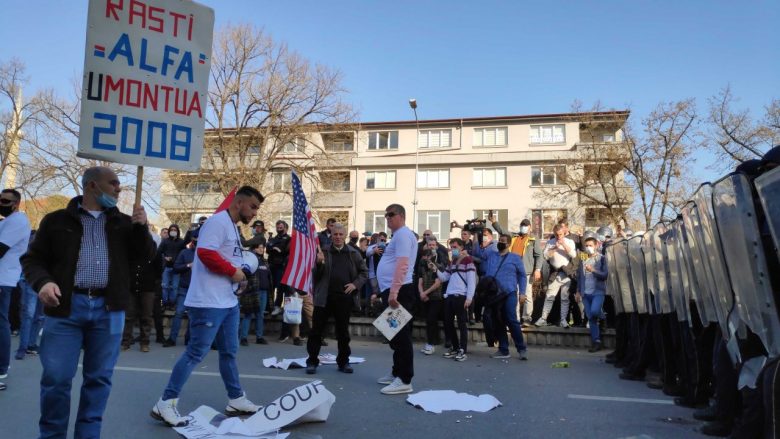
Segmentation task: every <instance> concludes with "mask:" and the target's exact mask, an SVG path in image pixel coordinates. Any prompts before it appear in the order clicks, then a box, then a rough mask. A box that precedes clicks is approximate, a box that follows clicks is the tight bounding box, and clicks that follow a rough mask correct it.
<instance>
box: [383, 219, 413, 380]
mask: <svg viewBox="0 0 780 439" xmlns="http://www.w3.org/2000/svg"><path fill="white" fill-rule="evenodd" d="M385 218H386V219H387V227H388V228H389V229H390V230H391V231H392V232H393V239H392V240H390V244H388V245H387V248H385V251H384V254H382V260H380V261H379V266H378V267H377V269H376V277H377V281H378V282H379V290H380V291H381V292H382V296H383V298H384V297H387V302H388V304H389V305H390V307H391V308H398V306H399V305H403V307H404V308H406V309H407V311H409V312H412V310H413V309H414V305H415V303H416V302H417V295H416V291H415V288H414V285H413V283H412V272H413V271H414V264H415V261H416V259H417V238H415V236H414V233H413V232H412V231H411V230H409V228H408V227H406V210H405V209H404V207H403V206H401V205H400V204H391V205H389V206H387V208H386V209H385ZM390 347H391V348H392V349H393V370H392V374H391V375H388V376H385V377H382V378H380V379H379V380H378V381H377V382H378V383H379V384H386V386H385V387H383V388H382V390H381V392H382V393H383V394H385V395H396V394H400V393H411V392H412V377H413V376H414V351H413V348H412V322H411V321H409V322H407V324H406V325H405V326H404V327H403V328H402V329H401V331H400V332H399V333H398V334H396V336H395V337H393V339H392V340H390Z"/></svg>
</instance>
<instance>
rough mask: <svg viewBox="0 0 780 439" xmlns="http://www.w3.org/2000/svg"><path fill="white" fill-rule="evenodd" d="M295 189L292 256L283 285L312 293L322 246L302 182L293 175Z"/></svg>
mask: <svg viewBox="0 0 780 439" xmlns="http://www.w3.org/2000/svg"><path fill="white" fill-rule="evenodd" d="M292 188H293V228H292V236H291V239H290V256H289V258H288V259H287V268H285V270H284V275H283V276H282V281H281V282H282V283H283V284H285V285H289V286H290V287H292V288H295V289H296V290H301V291H305V292H307V293H311V290H312V288H311V278H312V269H313V268H314V264H316V263H317V247H319V245H320V240H319V237H318V236H317V228H316V226H315V224H314V219H313V218H312V217H311V210H310V209H309V204H308V203H307V202H306V195H304V193H303V188H302V187H301V180H299V179H298V176H297V175H296V174H295V172H293V173H292Z"/></svg>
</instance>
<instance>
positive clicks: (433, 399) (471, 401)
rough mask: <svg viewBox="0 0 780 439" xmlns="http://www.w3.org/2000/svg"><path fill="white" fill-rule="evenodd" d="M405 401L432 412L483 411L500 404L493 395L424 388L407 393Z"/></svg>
mask: <svg viewBox="0 0 780 439" xmlns="http://www.w3.org/2000/svg"><path fill="white" fill-rule="evenodd" d="M406 402H408V403H409V404H411V405H413V406H415V407H418V408H421V409H423V410H425V411H426V412H432V413H441V412H443V411H446V410H459V411H462V412H480V413H485V412H488V411H490V410H493V409H494V408H496V407H498V406H500V405H501V401H499V400H498V399H496V397H495V396H493V395H487V394H485V395H479V396H474V395H469V394H468V393H457V392H455V391H454V390H426V391H424V392H419V393H415V394H412V395H409V396H408V397H407V398H406Z"/></svg>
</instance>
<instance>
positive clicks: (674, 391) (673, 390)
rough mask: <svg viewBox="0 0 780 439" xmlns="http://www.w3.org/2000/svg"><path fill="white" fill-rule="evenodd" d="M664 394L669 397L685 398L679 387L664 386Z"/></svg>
mask: <svg viewBox="0 0 780 439" xmlns="http://www.w3.org/2000/svg"><path fill="white" fill-rule="evenodd" d="M663 392H664V395H667V396H683V391H682V390H681V389H680V388H679V387H677V386H671V385H670V386H667V385H664V387H663Z"/></svg>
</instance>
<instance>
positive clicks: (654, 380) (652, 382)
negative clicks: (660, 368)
mask: <svg viewBox="0 0 780 439" xmlns="http://www.w3.org/2000/svg"><path fill="white" fill-rule="evenodd" d="M645 381H647V387H649V388H651V389H656V390H661V389H663V388H664V382H663V381H661V376H660V375H655V374H647V375H646V376H645Z"/></svg>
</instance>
